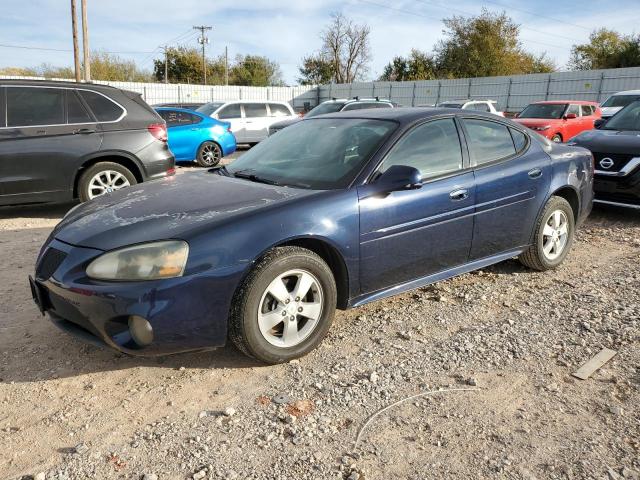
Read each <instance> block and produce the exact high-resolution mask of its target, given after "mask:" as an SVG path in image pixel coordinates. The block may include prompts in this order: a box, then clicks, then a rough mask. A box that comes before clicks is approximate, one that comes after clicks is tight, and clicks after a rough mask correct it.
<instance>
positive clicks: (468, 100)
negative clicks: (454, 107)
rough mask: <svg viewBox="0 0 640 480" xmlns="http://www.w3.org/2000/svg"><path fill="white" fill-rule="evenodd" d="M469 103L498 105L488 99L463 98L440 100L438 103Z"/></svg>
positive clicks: (495, 101)
mask: <svg viewBox="0 0 640 480" xmlns="http://www.w3.org/2000/svg"><path fill="white" fill-rule="evenodd" d="M469 102H489V103H498V101H497V100H489V99H488V98H465V99H460V100H442V101H441V102H440V103H469Z"/></svg>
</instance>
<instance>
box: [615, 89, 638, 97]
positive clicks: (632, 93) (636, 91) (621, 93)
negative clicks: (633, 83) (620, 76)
mask: <svg viewBox="0 0 640 480" xmlns="http://www.w3.org/2000/svg"><path fill="white" fill-rule="evenodd" d="M616 95H640V90H625V91H624V92H616V93H613V94H611V96H612V97H615V96H616Z"/></svg>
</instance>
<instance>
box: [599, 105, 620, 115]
mask: <svg viewBox="0 0 640 480" xmlns="http://www.w3.org/2000/svg"><path fill="white" fill-rule="evenodd" d="M601 110H602V116H603V117H612V116H614V115H615V114H616V113H618V112H619V111H620V110H622V107H602V108H601Z"/></svg>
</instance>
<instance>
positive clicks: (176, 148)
mask: <svg viewBox="0 0 640 480" xmlns="http://www.w3.org/2000/svg"><path fill="white" fill-rule="evenodd" d="M156 111H157V112H158V114H159V115H160V116H161V117H162V118H163V119H164V121H165V122H166V123H167V130H168V143H169V148H170V149H171V152H172V153H173V154H174V155H175V157H176V162H185V161H193V160H195V161H196V162H197V163H198V165H200V166H201V167H214V166H216V165H217V164H218V163H219V162H220V159H221V158H222V157H225V156H227V155H231V154H232V153H233V152H235V151H236V137H235V136H234V135H233V133H232V132H231V124H230V123H229V122H221V121H220V120H216V119H214V118H211V117H209V116H207V115H203V114H201V113H199V112H194V111H191V110H187V109H184V108H167V107H162V108H156Z"/></svg>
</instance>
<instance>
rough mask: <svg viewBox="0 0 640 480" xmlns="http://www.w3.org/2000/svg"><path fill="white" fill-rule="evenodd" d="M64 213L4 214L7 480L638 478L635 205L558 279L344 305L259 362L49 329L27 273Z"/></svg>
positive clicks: (1, 403) (2, 396)
mask: <svg viewBox="0 0 640 480" xmlns="http://www.w3.org/2000/svg"><path fill="white" fill-rule="evenodd" d="M68 208H70V205H58V206H40V207H28V208H26V207H21V208H4V209H0V251H1V252H2V253H1V254H2V257H1V258H2V264H3V265H4V268H3V269H2V270H1V271H0V292H1V294H2V297H1V298H2V299H3V302H2V304H0V478H2V479H19V478H24V479H31V478H35V479H37V480H43V479H48V480H51V479H59V480H63V479H65V480H72V479H85V478H95V479H143V478H144V479H145V480H153V479H174V478H175V479H218V478H225V479H291V478H308V479H324V478H331V479H349V480H358V479H360V480H363V479H390V478H399V479H426V478H429V479H430V478H434V479H435V478H437V479H441V478H456V479H458V478H465V479H466V478H468V479H478V478H507V479H534V478H556V479H582V478H584V479H594V478H595V479H612V480H616V479H622V478H624V479H638V478H639V472H640V409H638V405H639V404H640V394H639V388H640V352H639V350H638V345H639V339H640V328H639V326H640V213H636V212H631V211H624V210H616V209H603V208H598V209H596V210H595V211H594V213H593V215H592V217H591V218H590V219H589V220H588V222H587V224H586V225H585V226H584V227H583V228H582V229H581V230H580V231H579V233H578V236H577V241H576V243H575V245H574V249H573V251H572V253H571V255H570V256H569V258H568V261H567V262H566V264H565V265H563V266H562V268H560V269H559V270H557V271H554V272H547V273H537V272H532V271H529V270H527V269H525V268H524V267H522V266H521V265H520V264H519V263H518V262H516V261H514V260H512V261H507V262H504V263H502V264H499V265H496V266H494V267H491V268H487V269H484V270H482V271H479V272H474V273H471V274H467V275H463V276H460V277H457V278H455V279H452V280H449V281H445V282H440V283H438V284H436V285H433V286H430V287H426V288H423V289H420V290H416V291H413V292H409V293H406V294H404V295H400V296H397V297H394V298H392V299H388V300H384V301H380V302H376V303H373V304H369V305H367V306H365V307H362V308H359V309H355V310H351V311H348V312H340V313H339V314H338V316H337V319H336V322H335V323H334V325H333V327H332V330H331V332H330V334H329V336H328V337H327V339H326V340H325V342H324V343H323V344H322V346H321V347H320V348H319V349H318V350H316V351H315V352H313V353H312V354H310V355H309V356H307V357H305V358H303V359H301V360H299V361H294V362H291V363H289V364H286V365H279V366H263V365H260V364H258V363H256V362H254V361H252V360H250V359H247V358H245V357H244V356H242V355H241V354H239V353H238V352H237V351H236V350H234V349H233V347H231V346H230V347H228V348H225V349H221V350H218V351H214V352H206V353H192V354H184V355H176V356H171V357H166V358H161V359H138V358H129V357H126V356H123V355H120V354H118V353H115V352H113V351H110V350H105V349H100V348H97V347H94V346H91V345H85V344H83V343H81V342H80V341H78V340H75V339H74V338H71V337H69V336H68V335H66V334H65V333H63V332H60V331H58V330H56V329H55V327H54V326H53V325H52V324H50V323H49V322H48V320H47V319H45V318H42V317H41V316H40V315H39V313H38V312H37V310H36V307H35V306H34V305H33V303H32V301H31V299H30V293H29V289H28V285H27V282H26V276H27V274H28V273H30V272H31V271H32V269H33V262H34V259H35V257H36V254H37V251H38V249H39V248H40V246H41V244H42V243H43V241H44V240H45V238H46V236H47V235H48V233H49V231H50V230H51V228H52V227H53V226H54V225H55V224H56V222H57V221H59V219H60V218H61V216H62V215H63V214H64V212H65V211H66V210H67V209H68ZM603 347H607V348H612V349H614V350H617V351H618V355H617V356H616V357H615V358H614V359H613V360H612V361H610V362H609V363H608V364H606V365H605V366H604V367H603V368H602V369H600V370H599V371H598V372H596V373H595V374H594V375H593V376H592V377H591V378H590V379H589V380H586V381H580V380H577V379H574V378H573V377H571V376H570V373H571V372H572V371H574V370H575V369H576V368H577V367H578V366H580V365H581V364H582V363H583V362H585V361H586V360H588V359H589V358H590V357H592V356H593V355H595V354H596V353H597V352H598V351H599V350H600V349H601V348H603ZM420 394H424V395H423V396H420V397H416V398H410V397H412V396H414V395H420ZM403 399H409V400H407V401H404V402H403V403H400V404H398V405H396V406H394V407H392V408H390V409H388V410H386V411H384V412H381V413H380V414H379V415H378V416H376V417H374V418H373V419H372V421H371V422H370V423H369V424H368V425H367V427H366V428H365V429H364V430H363V431H361V432H360V441H359V442H358V444H357V445H356V444H355V440H356V437H357V435H358V432H359V431H360V429H361V428H362V426H363V425H364V424H365V422H366V421H367V419H368V418H369V417H370V416H371V415H372V414H374V413H375V412H377V411H378V410H380V409H382V408H383V407H386V406H388V405H392V404H393V403H394V402H397V401H401V400H403Z"/></svg>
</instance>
